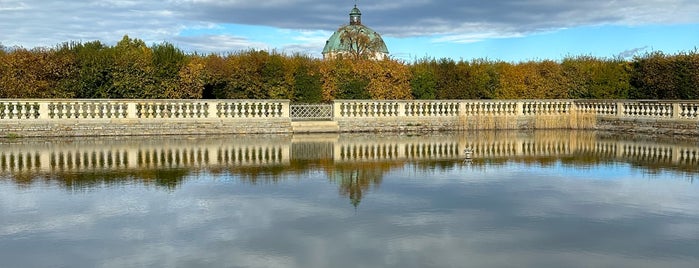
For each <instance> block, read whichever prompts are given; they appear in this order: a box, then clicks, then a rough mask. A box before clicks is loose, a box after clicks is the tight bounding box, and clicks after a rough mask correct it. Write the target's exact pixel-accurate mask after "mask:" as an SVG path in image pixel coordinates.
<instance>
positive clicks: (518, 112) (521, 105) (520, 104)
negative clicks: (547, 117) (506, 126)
mask: <svg viewBox="0 0 699 268" xmlns="http://www.w3.org/2000/svg"><path fill="white" fill-rule="evenodd" d="M515 115H517V116H522V115H524V102H522V101H517V104H516V106H515Z"/></svg>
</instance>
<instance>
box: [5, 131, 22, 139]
mask: <svg viewBox="0 0 699 268" xmlns="http://www.w3.org/2000/svg"><path fill="white" fill-rule="evenodd" d="M21 137H22V135H19V134H17V133H12V132H10V133H7V134H5V138H7V139H19V138H21Z"/></svg>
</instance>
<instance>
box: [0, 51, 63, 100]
mask: <svg viewBox="0 0 699 268" xmlns="http://www.w3.org/2000/svg"><path fill="white" fill-rule="evenodd" d="M75 71H76V68H75V62H74V58H73V56H72V55H71V54H67V53H62V52H61V51H60V50H58V49H48V48H35V49H32V50H27V49H23V48H17V49H13V50H12V51H9V52H4V53H3V54H0V98H70V97H73V95H72V94H71V92H69V91H64V89H65V87H64V86H62V85H61V83H63V82H64V81H66V79H71V78H72V76H73V74H74V72H75Z"/></svg>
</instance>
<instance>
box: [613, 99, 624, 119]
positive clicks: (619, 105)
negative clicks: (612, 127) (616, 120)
mask: <svg viewBox="0 0 699 268" xmlns="http://www.w3.org/2000/svg"><path fill="white" fill-rule="evenodd" d="M615 115H616V116H617V117H622V116H624V103H623V102H617V103H616V114H615Z"/></svg>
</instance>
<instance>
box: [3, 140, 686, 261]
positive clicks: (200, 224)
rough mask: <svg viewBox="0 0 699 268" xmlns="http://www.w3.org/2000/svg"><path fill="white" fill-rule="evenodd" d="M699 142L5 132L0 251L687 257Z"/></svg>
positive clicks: (266, 256)
mask: <svg viewBox="0 0 699 268" xmlns="http://www.w3.org/2000/svg"><path fill="white" fill-rule="evenodd" d="M467 148H468V149H470V150H472V151H473V156H472V159H464V154H463V151H464V149H467ZM698 152H699V148H697V144H696V143H693V142H660V141H647V140H642V139H632V138H628V137H627V138H623V139H621V138H604V137H600V136H598V135H596V134H595V133H590V132H526V133H523V132H497V133H495V132H479V133H442V134H431V135H419V136H408V135H392V134H391V135H388V134H386V135H369V134H361V135H339V136H338V135H313V136H286V135H280V136H228V137H164V138H163V137H158V138H95V139H85V138H82V139H50V140H46V139H42V140H32V139H30V140H24V139H19V140H0V267H697V263H699V206H698V205H697V200H699V186H698V185H697V183H696V179H698V178H699V167H698V165H699V153H698Z"/></svg>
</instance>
